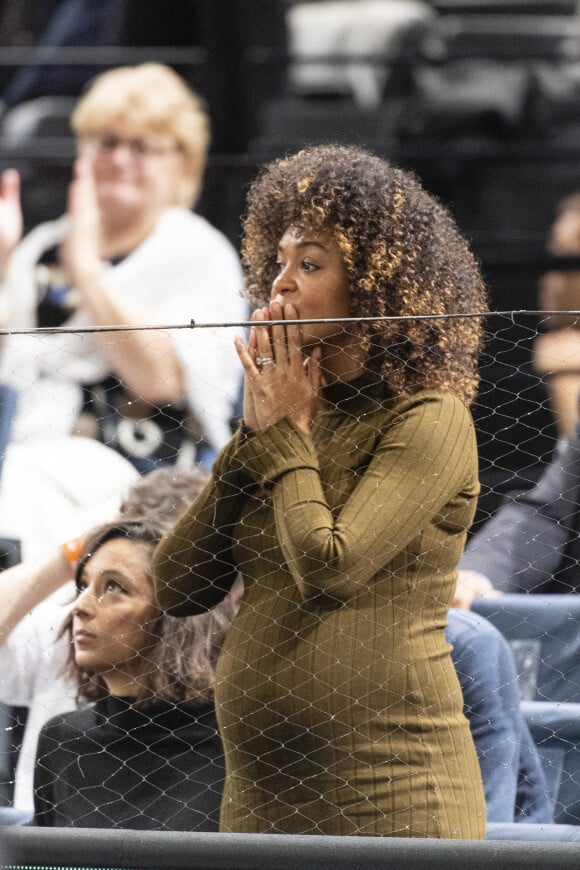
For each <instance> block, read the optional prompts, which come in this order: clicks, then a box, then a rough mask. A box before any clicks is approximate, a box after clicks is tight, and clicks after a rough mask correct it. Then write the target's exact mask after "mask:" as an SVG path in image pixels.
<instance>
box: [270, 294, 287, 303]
mask: <svg viewBox="0 0 580 870" xmlns="http://www.w3.org/2000/svg"><path fill="white" fill-rule="evenodd" d="M272 302H278V303H279V304H280V305H282V303H283V302H284V297H283V296H282V294H281V293H278V295H277V296H274V298H273V299H272Z"/></svg>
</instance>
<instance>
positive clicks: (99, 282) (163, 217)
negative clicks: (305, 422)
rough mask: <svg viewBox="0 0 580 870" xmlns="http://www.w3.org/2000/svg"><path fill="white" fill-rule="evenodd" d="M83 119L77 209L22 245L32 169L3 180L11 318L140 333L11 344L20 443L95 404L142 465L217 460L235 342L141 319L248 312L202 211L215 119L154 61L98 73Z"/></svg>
mask: <svg viewBox="0 0 580 870" xmlns="http://www.w3.org/2000/svg"><path fill="white" fill-rule="evenodd" d="M72 128H73V130H74V132H75V134H76V137H77V140H78V154H79V156H78V160H77V162H76V165H75V172H74V178H73V181H72V183H71V185H70V191H69V199H68V213H67V215H65V216H64V217H62V218H61V219H59V220H57V221H54V222H51V223H48V224H43V225H41V226H39V227H37V228H36V229H35V230H33V231H32V232H31V233H30V234H29V235H28V236H27V237H26V238H25V239H24V240H23V241H20V235H21V232H22V214H21V209H20V198H19V179H18V174H17V173H16V172H15V171H14V170H8V171H6V172H5V173H4V174H3V176H2V184H1V191H0V192H1V198H0V262H1V263H2V265H3V267H4V271H5V276H6V281H5V288H4V311H5V318H6V325H7V326H8V327H9V328H12V329H27V328H30V327H37V326H41V327H60V326H64V327H68V328H71V329H79V330H82V329H86V328H87V327H100V326H113V327H118V326H121V325H125V324H126V325H128V326H129V327H137V328H136V329H128V330H127V331H126V332H125V331H123V332H121V333H119V332H107V331H105V332H99V331H95V332H89V333H87V332H85V333H83V332H80V333H78V334H70V333H68V334H62V333H60V334H50V335H46V334H41V335H35V336H31V335H26V336H22V335H15V336H11V337H10V338H8V340H7V342H6V345H5V348H4V355H3V360H2V364H1V369H0V378H2V379H3V380H6V381H8V382H10V383H12V384H14V385H15V386H16V387H17V388H18V390H19V391H20V406H19V414H18V418H17V420H16V423H15V436H14V437H15V438H17V439H19V438H23V437H30V436H31V435H36V434H42V437H46V435H47V433H49V432H53V431H56V432H59V433H71V432H73V431H74V430H75V426H76V424H77V420H78V417H79V413H80V412H81V410H83V408H84V409H85V410H88V411H90V414H91V420H92V422H94V421H96V428H95V429H94V434H96V435H97V436H98V437H100V438H101V439H102V440H103V441H105V442H106V443H108V444H111V446H113V447H115V448H116V449H118V450H119V451H120V452H121V453H123V454H124V455H125V456H127V457H128V458H130V459H131V461H133V462H134V464H135V465H136V466H137V467H138V468H139V469H140V470H145V469H148V468H150V467H152V466H154V465H156V464H159V463H166V462H175V461H181V462H182V463H184V464H185V463H190V462H191V461H192V459H193V458H194V456H195V448H196V446H197V447H198V449H197V456H195V458H196V459H197V461H198V462H199V461H204V459H205V460H206V461H208V460H210V459H211V458H212V456H213V453H214V452H215V450H216V448H219V447H220V446H221V445H222V444H223V443H224V442H225V441H226V440H227V438H228V437H229V434H230V431H229V420H230V417H231V413H232V408H231V402H232V399H233V398H235V396H236V393H237V387H238V367H237V366H236V365H235V364H234V363H233V356H234V355H233V351H232V348H231V338H229V339H228V337H227V336H226V335H225V334H224V330H222V331H221V332H219V331H215V332H214V331H213V330H212V331H210V330H207V329H206V330H185V329H182V330H173V331H171V330H153V331H152V330H139V328H138V327H142V326H152V325H158V324H159V325H170V324H189V323H190V321H191V320H192V319H194V320H196V321H198V322H222V321H224V320H229V321H232V320H241V319H243V318H244V316H245V306H244V303H243V301H242V299H241V297H240V294H239V288H240V287H241V284H242V278H241V271H240V266H239V261H238V257H237V254H236V252H235V250H234V248H233V246H232V245H231V244H230V243H229V242H228V241H227V239H226V238H225V237H224V236H223V235H222V234H221V233H220V232H219V231H218V230H216V229H215V228H214V227H212V226H211V225H210V224H209V223H208V222H207V221H205V220H204V219H203V218H202V217H200V216H199V215H195V214H194V213H192V211H191V209H192V207H193V206H194V205H195V202H196V198H197V196H198V194H199V191H200V187H201V183H202V177H203V173H204V169H205V165H206V156H207V150H208V146H209V140H210V130H209V122H208V116H207V113H206V112H205V110H204V108H203V106H202V105H201V102H200V100H199V99H198V97H197V96H196V95H195V94H194V93H192V92H191V91H190V89H189V88H188V87H187V86H186V84H185V83H184V82H183V81H182V80H181V79H180V77H179V76H178V75H177V74H176V73H175V72H173V71H172V70H171V69H169V68H167V67H165V66H163V65H161V64H156V63H148V64H142V65H140V66H136V67H121V68H118V69H114V70H111V71H109V72H106V73H104V74H102V75H101V76H99V77H97V78H96V79H95V81H94V82H93V83H92V85H91V86H90V87H89V89H88V90H87V92H86V94H85V95H84V96H83V97H82V99H81V100H80V101H79V103H78V105H77V107H76V109H75V111H74V113H73V116H72ZM184 423H187V424H188V425H186V426H184V425H182V424H184Z"/></svg>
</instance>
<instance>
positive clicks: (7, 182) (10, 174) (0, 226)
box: [0, 169, 23, 266]
mask: <svg viewBox="0 0 580 870" xmlns="http://www.w3.org/2000/svg"><path fill="white" fill-rule="evenodd" d="M22 228H23V219H22V207H21V205H20V175H19V174H18V172H17V170H16V169H6V170H5V171H4V172H3V173H2V175H0V263H1V264H2V266H6V265H7V263H8V260H9V259H10V256H11V254H12V252H13V250H14V248H15V247H16V245H17V244H18V242H19V241H20V239H21V238H22Z"/></svg>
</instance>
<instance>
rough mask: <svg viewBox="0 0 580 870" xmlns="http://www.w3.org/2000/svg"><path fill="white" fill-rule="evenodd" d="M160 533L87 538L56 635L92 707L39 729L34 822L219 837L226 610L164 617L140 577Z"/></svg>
mask: <svg viewBox="0 0 580 870" xmlns="http://www.w3.org/2000/svg"><path fill="white" fill-rule="evenodd" d="M160 535H161V531H160V529H159V528H158V527H157V526H156V525H154V524H151V523H150V522H147V521H143V522H141V521H133V522H120V523H117V524H112V525H108V526H102V527H99V528H98V529H96V530H95V531H94V532H93V533H92V534H91V535H90V537H89V538H88V539H87V540H86V542H85V546H84V550H83V553H82V555H81V558H80V560H79V563H78V568H77V572H76V585H77V597H76V600H75V604H74V608H73V612H72V614H71V616H70V618H69V620H68V623H67V625H66V626H65V631H66V632H67V633H70V637H71V641H72V645H71V657H70V661H69V668H70V671H71V676H73V677H74V678H75V679H76V682H77V685H78V689H79V698H80V699H81V700H83V701H85V702H90V703H89V704H88V705H87V706H85V708H84V709H79V710H78V711H75V712H71V713H64V714H62V715H60V716H57V717H55V718H53V719H51V720H50V721H49V722H47V723H46V725H44V727H43V729H42V731H41V734H40V738H39V743H38V752H37V761H36V770H35V781H34V792H35V821H36V824H37V825H41V826H51V827H69V826H72V827H90V828H135V829H147V830H177V831H212V830H217V826H218V816H219V804H220V799H221V793H222V786H223V777H224V769H223V751H222V745H221V740H220V738H219V734H218V732H217V723H216V720H215V713H214V707H213V675H214V665H215V661H216V659H217V652H218V650H219V647H220V644H221V641H222V639H223V636H224V634H225V632H226V630H227V628H228V625H229V620H230V617H231V615H232V613H233V607H234V605H233V603H232V602H230V601H228V602H226V603H225V604H224V605H221V606H220V607H219V608H218V609H217V610H214V611H212V612H211V613H208V614H205V615H204V616H202V617H194V618H193V619H189V620H175V619H172V618H171V617H168V616H165V615H164V614H162V613H161V612H160V611H159V608H158V607H157V604H156V602H155V597H154V592H153V584H152V580H151V571H150V563H151V554H152V552H153V548H154V546H155V545H156V543H157V542H158V540H159V538H160Z"/></svg>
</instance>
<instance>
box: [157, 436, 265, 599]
mask: <svg viewBox="0 0 580 870" xmlns="http://www.w3.org/2000/svg"><path fill="white" fill-rule="evenodd" d="M245 437H246V435H245V433H244V432H243V431H242V430H241V429H240V430H238V432H237V433H236V434H235V435H234V437H233V438H232V439H231V441H230V443H229V444H228V445H226V447H225V448H224V449H223V450H222V452H221V453H220V455H219V456H218V458H217V460H216V462H215V463H214V466H213V469H212V479H211V481H210V482H209V483H208V485H207V486H206V488H205V489H204V490H203V492H202V493H201V494H200V495H199V497H198V498H197V499H196V500H195V502H194V503H193V505H192V506H191V507H190V508H189V509H188V510H187V511H186V512H185V514H184V515H183V516H182V517H181V519H180V520H179V521H178V522H177V524H176V525H175V526H174V527H173V528H172V529H171V531H170V532H168V533H167V534H166V535H165V536H164V537H163V538H162V539H161V541H160V542H159V544H158V545H157V548H156V550H155V552H154V554H153V558H152V561H151V567H152V575H153V579H154V583H155V589H156V595H157V600H158V602H159V605H160V606H161V607H162V608H163V610H165V611H167V612H168V613H170V614H171V615H172V616H190V615H195V614H199V613H205V612H206V611H207V610H209V609H210V608H212V607H215V605H216V604H218V603H219V602H220V601H221V600H222V599H223V598H224V596H225V595H226V594H227V593H228V592H229V590H230V589H231V587H232V585H233V583H234V581H235V580H236V577H237V575H238V570H237V567H236V565H235V561H234V558H233V555H232V553H231V548H232V527H233V524H234V522H235V521H236V519H237V517H238V515H239V512H240V510H241V508H242V505H243V503H244V501H245V500H246V498H250V497H251V494H250V493H249V492H248V491H247V488H248V484H249V481H248V479H247V477H244V475H243V470H242V469H241V468H240V465H239V462H238V461H237V458H236V452H237V449H238V447H239V445H240V443H242V442H243V440H244V438H245Z"/></svg>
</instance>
